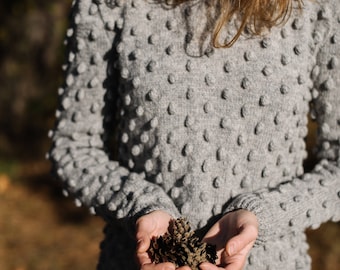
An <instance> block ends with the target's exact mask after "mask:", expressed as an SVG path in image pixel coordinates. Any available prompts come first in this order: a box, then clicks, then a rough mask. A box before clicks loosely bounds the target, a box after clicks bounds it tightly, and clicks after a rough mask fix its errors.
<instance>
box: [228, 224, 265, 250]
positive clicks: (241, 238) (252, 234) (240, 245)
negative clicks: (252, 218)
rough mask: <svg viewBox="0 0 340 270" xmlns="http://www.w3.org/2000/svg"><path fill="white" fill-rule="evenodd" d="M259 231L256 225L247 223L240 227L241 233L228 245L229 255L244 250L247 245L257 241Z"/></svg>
mask: <svg viewBox="0 0 340 270" xmlns="http://www.w3.org/2000/svg"><path fill="white" fill-rule="evenodd" d="M257 234H258V231H257V228H256V227H255V226H252V225H248V226H247V225H245V226H242V227H241V228H240V232H239V234H237V235H236V236H234V237H232V238H231V239H230V240H229V241H228V242H227V245H226V252H227V254H228V256H232V255H235V254H237V253H239V252H240V251H242V249H244V248H245V247H246V246H248V245H250V244H252V243H254V242H255V240H256V237H257Z"/></svg>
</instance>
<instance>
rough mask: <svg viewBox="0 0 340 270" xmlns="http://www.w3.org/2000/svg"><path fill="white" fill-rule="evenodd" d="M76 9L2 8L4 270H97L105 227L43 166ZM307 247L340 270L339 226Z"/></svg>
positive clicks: (29, 3)
mask: <svg viewBox="0 0 340 270" xmlns="http://www.w3.org/2000/svg"><path fill="white" fill-rule="evenodd" d="M89 1H90V0H89ZM70 6H71V0H49V1H46V0H1V3H0V269H1V270H29V269H32V270H49V269H51V270H59V269H62V270H67V269H72V270H78V269H79V270H80V269H81V270H87V269H89V270H90V269H91V270H93V269H95V267H96V264H97V257H98V254H99V242H100V241H101V239H102V227H103V225H104V223H103V221H102V220H101V219H100V218H99V217H93V216H90V215H89V214H88V211H87V210H86V209H79V208H76V207H75V206H74V204H73V202H72V200H71V199H67V198H64V197H63V196H62V195H61V189H60V186H59V184H58V182H56V181H54V180H53V179H52V177H51V176H50V164H49V163H48V162H47V161H46V160H45V153H46V152H47V151H48V149H49V144H50V142H49V139H48V138H47V133H48V130H49V129H50V128H52V127H53V122H54V112H55V109H56V104H57V88H58V87H59V85H60V84H61V81H62V71H61V65H62V63H63V59H64V47H63V38H64V33H65V29H66V27H67V19H68V13H69V10H70ZM312 142H313V138H312V137H311V138H310V139H309V141H308V143H309V144H312ZM308 241H309V243H310V247H311V249H310V254H311V255H312V257H313V270H338V269H340V224H339V223H328V224H325V225H323V226H321V228H320V229H318V230H317V231H308ZM278 270H281V269H278ZM283 270H284V269H283Z"/></svg>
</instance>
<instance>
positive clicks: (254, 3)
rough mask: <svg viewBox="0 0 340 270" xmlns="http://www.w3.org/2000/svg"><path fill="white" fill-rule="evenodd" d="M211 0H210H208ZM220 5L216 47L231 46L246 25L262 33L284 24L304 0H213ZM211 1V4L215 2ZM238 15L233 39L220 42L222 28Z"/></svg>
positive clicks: (178, 1) (177, 1)
mask: <svg viewBox="0 0 340 270" xmlns="http://www.w3.org/2000/svg"><path fill="white" fill-rule="evenodd" d="M189 1H192V0H170V1H169V0H167V1H166V2H167V3H169V2H170V3H172V4H174V5H178V4H181V3H184V2H189ZM208 1H209V0H208ZM213 1H214V2H215V3H214V4H215V7H218V8H219V9H220V10H219V16H218V18H217V20H216V23H215V28H214V30H213V33H212V41H213V45H214V47H216V48H220V47H231V46H232V45H233V44H234V43H235V42H236V40H237V39H238V38H239V37H240V35H241V34H242V31H243V30H244V29H245V27H246V26H249V27H247V28H248V29H249V30H250V31H251V33H252V34H254V35H260V34H262V33H263V31H264V30H266V29H270V28H272V27H273V26H278V25H281V24H284V23H285V22H286V21H287V19H288V18H289V16H290V14H291V12H292V9H293V3H294V2H295V3H296V4H297V8H298V9H300V10H301V9H302V5H303V0H211V2H213ZM211 2H210V5H212V4H213V3H211ZM234 15H236V16H237V17H238V18H239V19H240V22H241V24H240V27H239V28H238V30H237V32H236V34H235V35H234V36H233V37H232V39H231V40H229V41H226V42H225V43H221V42H220V35H221V30H222V28H223V27H224V26H225V25H226V24H228V22H229V21H230V20H231V18H232V17H233V16H234Z"/></svg>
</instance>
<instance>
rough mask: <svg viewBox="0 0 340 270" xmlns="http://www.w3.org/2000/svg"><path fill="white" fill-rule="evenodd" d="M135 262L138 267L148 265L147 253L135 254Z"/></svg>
mask: <svg viewBox="0 0 340 270" xmlns="http://www.w3.org/2000/svg"><path fill="white" fill-rule="evenodd" d="M137 261H138V263H139V265H144V264H150V263H151V259H150V257H149V255H148V253H146V252H143V253H137Z"/></svg>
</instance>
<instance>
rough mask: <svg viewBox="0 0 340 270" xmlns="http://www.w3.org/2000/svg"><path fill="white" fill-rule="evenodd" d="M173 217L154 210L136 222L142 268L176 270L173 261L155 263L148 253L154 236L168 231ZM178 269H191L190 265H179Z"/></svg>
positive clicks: (147, 269) (139, 259)
mask: <svg viewBox="0 0 340 270" xmlns="http://www.w3.org/2000/svg"><path fill="white" fill-rule="evenodd" d="M171 219H172V217H171V216H170V215H169V214H168V213H166V212H164V211H160V210H157V211H154V212H151V213H150V214H147V215H145V216H142V217H140V218H139V219H138V220H137V222H136V227H137V232H136V240H137V260H138V263H139V265H140V267H141V270H175V269H176V267H175V265H174V264H173V263H169V262H166V263H159V264H154V263H152V261H151V258H150V257H149V255H148V252H147V251H148V249H149V247H150V242H151V239H152V238H153V237H158V236H160V235H163V234H164V233H166V232H167V230H168V227H169V222H170V220H171ZM177 270H190V267H188V266H184V267H179V268H177Z"/></svg>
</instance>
